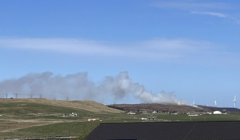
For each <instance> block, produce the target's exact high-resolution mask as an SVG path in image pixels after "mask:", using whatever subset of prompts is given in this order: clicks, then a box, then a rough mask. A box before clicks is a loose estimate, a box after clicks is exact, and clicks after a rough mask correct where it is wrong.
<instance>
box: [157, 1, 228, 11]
mask: <svg viewBox="0 0 240 140" xmlns="http://www.w3.org/2000/svg"><path fill="white" fill-rule="evenodd" d="M153 6H155V7H158V8H174V9H176V8H177V9H184V10H189V9H191V10H193V9H195V10H196V9H229V8H231V6H230V5H229V4H226V3H199V2H183V1H182V2H179V1H174V2H158V3H155V4H153Z"/></svg>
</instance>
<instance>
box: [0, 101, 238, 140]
mask: <svg viewBox="0 0 240 140" xmlns="http://www.w3.org/2000/svg"><path fill="white" fill-rule="evenodd" d="M91 103H93V104H91ZM75 105H77V106H78V105H79V106H81V107H79V108H78V107H76V106H75ZM84 105H85V106H86V107H84ZM98 105H99V104H98V103H96V104H95V103H94V102H91V101H86V102H84V103H83V102H80V101H63V103H61V101H49V100H45V99H39V101H38V100H36V99H34V100H30V101H29V100H25V99H24V100H16V99H13V100H10V99H8V100H1V99H0V115H2V116H0V138H21V137H22V138H34V137H35V138H36V137H38V138H39V137H42V138H44V137H53V136H78V137H84V136H86V135H87V134H88V133H90V131H91V130H93V129H94V128H95V127H96V126H97V125H98V124H99V123H124V122H142V120H141V118H143V117H144V118H146V117H147V116H149V115H153V114H137V115H127V114H125V113H123V112H121V111H118V110H117V111H116V110H114V109H108V108H107V107H106V106H103V105H101V106H100V105H99V106H100V107H99V106H98ZM89 106H90V107H89ZM95 106H98V109H99V110H100V111H97V110H96V109H94V107H95ZM72 112H76V113H77V114H78V116H77V117H63V115H62V114H70V113H72ZM153 116H155V117H157V119H156V120H147V121H144V122H161V121H168V122H170V121H237V120H240V115H239V114H227V115H203V116H196V117H189V116H188V115H183V114H182V115H168V114H154V115H153ZM88 118H99V119H100V120H101V121H96V122H87V119H88Z"/></svg>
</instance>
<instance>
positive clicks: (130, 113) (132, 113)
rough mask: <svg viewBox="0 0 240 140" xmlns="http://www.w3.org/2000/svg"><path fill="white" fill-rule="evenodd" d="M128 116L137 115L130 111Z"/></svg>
mask: <svg viewBox="0 0 240 140" xmlns="http://www.w3.org/2000/svg"><path fill="white" fill-rule="evenodd" d="M127 114H129V115H134V114H136V113H135V112H132V111H130V112H128V113H127Z"/></svg>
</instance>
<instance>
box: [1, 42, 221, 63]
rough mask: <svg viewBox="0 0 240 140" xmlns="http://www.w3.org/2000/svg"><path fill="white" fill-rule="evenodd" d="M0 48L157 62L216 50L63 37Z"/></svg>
mask: <svg viewBox="0 0 240 140" xmlns="http://www.w3.org/2000/svg"><path fill="white" fill-rule="evenodd" d="M218 47H219V46H218ZM0 48H12V49H26V50H41V51H48V52H54V53H65V54H76V55H90V56H111V57H131V58H144V59H157V60H166V59H168V60H169V59H179V58H184V57H187V56H188V55H199V54H207V53H209V52H216V51H217V50H218V49H217V44H214V43H211V42H208V41H201V40H191V39H166V38H156V39H153V40H147V41H140V42H131V43H124V44H123V43H118V42H102V41H94V40H84V39H64V38H0Z"/></svg>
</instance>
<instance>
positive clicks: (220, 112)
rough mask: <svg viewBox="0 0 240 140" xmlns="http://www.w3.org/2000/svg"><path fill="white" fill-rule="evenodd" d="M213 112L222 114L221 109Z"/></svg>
mask: <svg viewBox="0 0 240 140" xmlns="http://www.w3.org/2000/svg"><path fill="white" fill-rule="evenodd" d="M213 114H222V112H221V111H213Z"/></svg>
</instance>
